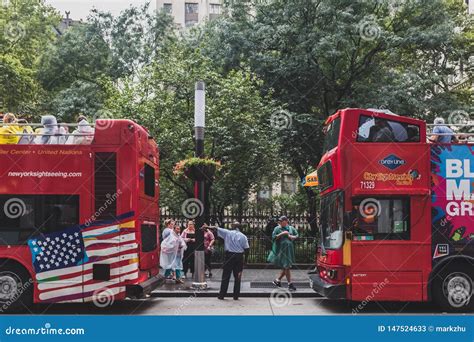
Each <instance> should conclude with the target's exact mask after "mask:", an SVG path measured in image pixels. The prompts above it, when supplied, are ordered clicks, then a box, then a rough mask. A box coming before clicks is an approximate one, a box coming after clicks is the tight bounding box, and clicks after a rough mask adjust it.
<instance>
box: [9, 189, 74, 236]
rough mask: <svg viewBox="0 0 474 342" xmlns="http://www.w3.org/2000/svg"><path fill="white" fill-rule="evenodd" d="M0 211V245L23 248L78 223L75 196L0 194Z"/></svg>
mask: <svg viewBox="0 0 474 342" xmlns="http://www.w3.org/2000/svg"><path fill="white" fill-rule="evenodd" d="M0 208H2V209H3V210H0V245H23V244H26V242H27V241H28V239H30V238H33V237H35V236H38V235H40V234H49V233H52V232H57V231H61V230H64V229H66V228H68V227H71V226H74V225H77V224H79V196H77V195H70V196H69V195H1V196H0Z"/></svg>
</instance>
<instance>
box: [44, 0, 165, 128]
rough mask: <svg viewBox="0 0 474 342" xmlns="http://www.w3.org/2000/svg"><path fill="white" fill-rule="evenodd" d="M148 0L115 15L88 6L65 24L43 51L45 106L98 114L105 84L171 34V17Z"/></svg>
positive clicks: (132, 68) (143, 62)
mask: <svg viewBox="0 0 474 342" xmlns="http://www.w3.org/2000/svg"><path fill="white" fill-rule="evenodd" d="M148 7H149V5H148V4H147V5H144V6H142V7H139V8H137V7H130V8H128V9H126V10H125V11H123V12H122V13H121V14H120V15H119V16H117V17H113V16H112V15H110V14H109V13H103V12H99V11H97V10H92V11H91V15H90V16H89V18H88V21H87V22H85V23H80V24H76V25H74V26H72V27H71V28H69V29H68V30H67V31H66V32H65V33H64V34H63V35H61V36H60V37H59V38H58V39H57V41H56V42H55V43H54V44H51V45H50V46H49V47H48V48H47V49H46V51H45V53H44V54H43V55H42V58H41V63H40V71H39V80H40V81H41V84H42V86H43V87H44V88H45V89H46V90H48V91H49V94H50V97H51V99H50V102H49V109H50V110H51V111H52V112H53V113H55V114H57V115H59V116H60V117H62V118H63V119H64V120H71V119H72V117H73V116H74V115H76V114H78V113H86V114H88V115H89V116H91V117H98V116H99V115H100V114H101V111H102V110H103V105H104V102H105V101H106V89H107V86H108V85H109V84H110V83H112V84H114V85H115V86H116V87H118V86H119V85H120V82H121V79H122V78H124V77H132V78H133V77H135V76H136V75H137V74H138V73H139V72H140V70H141V68H143V67H145V66H147V65H149V64H150V63H151V61H152V60H153V59H154V57H155V56H156V52H157V51H158V50H159V49H160V48H161V46H162V45H163V44H164V42H166V40H167V39H168V38H167V37H168V36H170V35H171V21H170V18H169V17H168V16H165V15H164V14H162V13H150V11H149V8H148Z"/></svg>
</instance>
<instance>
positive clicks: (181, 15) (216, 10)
mask: <svg viewBox="0 0 474 342" xmlns="http://www.w3.org/2000/svg"><path fill="white" fill-rule="evenodd" d="M156 8H157V9H158V10H162V11H165V12H167V13H169V14H170V15H171V16H172V17H173V18H174V23H175V24H176V25H177V26H178V27H190V26H193V25H196V24H198V23H200V22H202V21H205V20H213V19H215V18H217V17H218V16H219V15H221V13H222V0H157V2H156Z"/></svg>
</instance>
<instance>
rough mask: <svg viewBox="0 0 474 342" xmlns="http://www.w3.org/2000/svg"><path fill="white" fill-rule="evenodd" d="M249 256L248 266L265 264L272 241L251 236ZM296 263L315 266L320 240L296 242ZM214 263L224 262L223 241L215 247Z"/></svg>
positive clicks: (307, 239) (307, 238)
mask: <svg viewBox="0 0 474 342" xmlns="http://www.w3.org/2000/svg"><path fill="white" fill-rule="evenodd" d="M248 239H249V245H250V250H249V255H248V257H247V263H248V264H265V263H266V262H267V258H268V255H269V254H270V251H271V249H272V243H271V240H269V239H268V238H265V237H258V236H249V237H248ZM294 244H295V261H296V263H297V264H313V263H314V258H315V255H316V249H317V244H318V239H317V238H315V237H302V238H298V239H296V240H295V241H294ZM214 246H215V249H214V254H213V255H212V259H211V260H212V262H213V263H218V264H220V263H222V262H223V261H224V245H223V243H222V241H220V240H217V241H216V244H215V245H214Z"/></svg>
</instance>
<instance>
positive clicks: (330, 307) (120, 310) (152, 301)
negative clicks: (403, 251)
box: [31, 296, 443, 315]
mask: <svg viewBox="0 0 474 342" xmlns="http://www.w3.org/2000/svg"><path fill="white" fill-rule="evenodd" d="M358 305H360V303H348V302H345V301H332V300H327V299H324V298H288V297H285V298H280V299H278V298H241V299H239V300H238V301H234V300H233V299H232V298H229V299H225V300H223V301H221V300H218V299H217V298H201V297H193V296H189V297H181V298H158V297H151V298H148V299H145V300H128V301H124V302H117V303H114V304H113V305H112V306H108V307H106V308H97V307H95V306H94V305H92V304H56V305H49V306H47V305H40V306H37V307H36V308H35V309H34V310H33V311H32V312H31V313H34V314H45V315H64V314H68V315H90V314H93V315H94V314H97V315H340V314H346V315H367V314H381V315H393V314H410V315H416V314H423V315H426V314H435V315H440V314H443V312H442V311H440V310H439V309H437V308H436V307H435V306H434V305H432V304H430V303H375V302H374V303H368V304H367V305H366V306H363V307H362V308H360V307H359V308H358Z"/></svg>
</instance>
